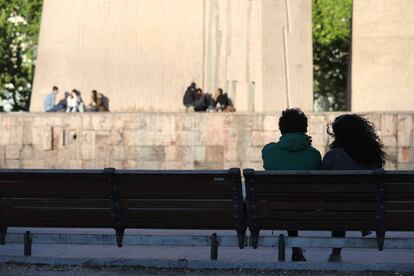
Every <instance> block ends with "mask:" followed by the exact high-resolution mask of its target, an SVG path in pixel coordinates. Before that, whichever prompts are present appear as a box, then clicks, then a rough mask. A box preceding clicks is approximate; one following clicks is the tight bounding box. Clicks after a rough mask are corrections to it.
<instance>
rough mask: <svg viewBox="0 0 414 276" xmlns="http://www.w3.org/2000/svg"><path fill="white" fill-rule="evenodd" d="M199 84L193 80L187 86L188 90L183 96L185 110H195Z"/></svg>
mask: <svg viewBox="0 0 414 276" xmlns="http://www.w3.org/2000/svg"><path fill="white" fill-rule="evenodd" d="M196 90H197V85H196V83H195V82H192V83H191V84H190V86H189V87H187V90H186V91H185V93H184V97H183V104H184V106H185V111H193V110H194V104H195V101H196V94H197V92H196Z"/></svg>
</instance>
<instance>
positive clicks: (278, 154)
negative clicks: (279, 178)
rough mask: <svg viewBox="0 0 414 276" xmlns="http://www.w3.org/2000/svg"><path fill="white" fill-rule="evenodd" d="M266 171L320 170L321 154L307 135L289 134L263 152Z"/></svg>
mask: <svg viewBox="0 0 414 276" xmlns="http://www.w3.org/2000/svg"><path fill="white" fill-rule="evenodd" d="M262 158H263V168H264V169H265V170H319V169H320V167H321V154H320V153H319V151H318V150H317V149H315V148H314V147H312V146H311V143H310V141H309V138H308V136H306V134H305V133H300V132H298V133H288V134H285V135H282V137H280V140H279V142H277V143H270V144H267V145H266V146H265V147H264V148H263V150H262Z"/></svg>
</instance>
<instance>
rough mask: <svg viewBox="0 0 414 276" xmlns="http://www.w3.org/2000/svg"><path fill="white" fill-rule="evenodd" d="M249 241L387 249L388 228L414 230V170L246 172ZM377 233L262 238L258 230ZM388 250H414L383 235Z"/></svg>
mask: <svg viewBox="0 0 414 276" xmlns="http://www.w3.org/2000/svg"><path fill="white" fill-rule="evenodd" d="M243 174H244V177H245V183H246V204H247V224H248V227H249V230H250V232H251V241H250V242H251V245H252V246H253V247H254V248H257V247H258V246H276V247H279V260H280V261H284V259H285V256H284V255H285V247H286V246H289V247H305V248H306V247H349V248H362V247H364V248H365V247H374V246H377V247H378V249H379V250H383V248H384V238H385V233H386V231H414V171H389V172H385V171H383V170H376V171H281V172H277V171H254V170H252V169H246V170H244V171H243ZM266 229H267V230H314V231H320V230H321V231H331V230H338V231H341V230H344V231H362V230H364V231H375V233H376V239H372V238H370V239H362V238H345V239H344V238H301V237H299V238H291V237H289V238H285V237H284V235H281V236H280V237H279V240H278V241H275V239H274V237H261V236H260V230H266ZM385 241H386V242H385V248H395V249H397V248H404V249H407V248H411V249H412V248H414V241H413V240H412V239H401V238H400V239H398V238H397V239H385Z"/></svg>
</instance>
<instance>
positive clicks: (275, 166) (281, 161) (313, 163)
mask: <svg viewBox="0 0 414 276" xmlns="http://www.w3.org/2000/svg"><path fill="white" fill-rule="evenodd" d="M279 130H280V132H281V134H282V136H281V137H280V139H279V142H277V143H274V142H272V143H269V144H267V145H266V146H264V148H263V150H262V158H263V168H264V169H265V170H319V169H320V166H321V154H320V152H319V151H318V150H317V149H315V148H314V147H312V145H311V144H312V140H311V138H310V137H309V136H307V135H306V132H307V131H308V118H307V117H306V115H305V114H304V113H303V112H302V111H301V110H300V109H299V108H293V109H286V110H285V111H283V112H282V116H281V117H280V119H279ZM288 236H289V237H297V236H298V231H297V230H294V229H292V230H289V231H288ZM292 261H294V262H298V261H306V259H305V256H304V255H303V250H302V249H301V248H300V247H293V248H292Z"/></svg>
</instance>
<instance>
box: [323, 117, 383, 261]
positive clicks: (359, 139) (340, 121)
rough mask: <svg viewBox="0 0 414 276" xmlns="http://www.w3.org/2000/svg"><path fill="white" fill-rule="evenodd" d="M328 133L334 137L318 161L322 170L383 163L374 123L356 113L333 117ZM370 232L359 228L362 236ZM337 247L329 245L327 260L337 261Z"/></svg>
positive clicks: (341, 233) (335, 233) (376, 166)
mask: <svg viewBox="0 0 414 276" xmlns="http://www.w3.org/2000/svg"><path fill="white" fill-rule="evenodd" d="M331 128H332V131H331V130H330V129H329V128H328V130H327V132H328V134H329V135H330V136H331V137H333V138H334V141H333V142H332V143H331V144H330V148H331V150H330V151H328V152H327V153H326V154H325V156H324V158H323V161H322V169H323V170H373V169H380V168H382V167H383V166H384V164H385V159H386V156H387V154H386V153H385V151H384V146H383V144H382V142H381V140H380V138H379V137H378V135H377V134H376V132H375V128H374V125H373V124H372V123H371V122H369V121H368V120H367V119H365V118H364V117H362V116H359V115H357V114H346V115H342V116H339V117H337V118H336V119H335V120H334V121H333V123H332V124H331ZM369 234H370V232H364V231H362V236H366V235H369ZM332 237H337V238H340V237H345V231H332ZM341 250H342V249H341V248H333V249H332V253H331V255H330V256H329V261H330V262H340V261H341V260H342V258H341Z"/></svg>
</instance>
